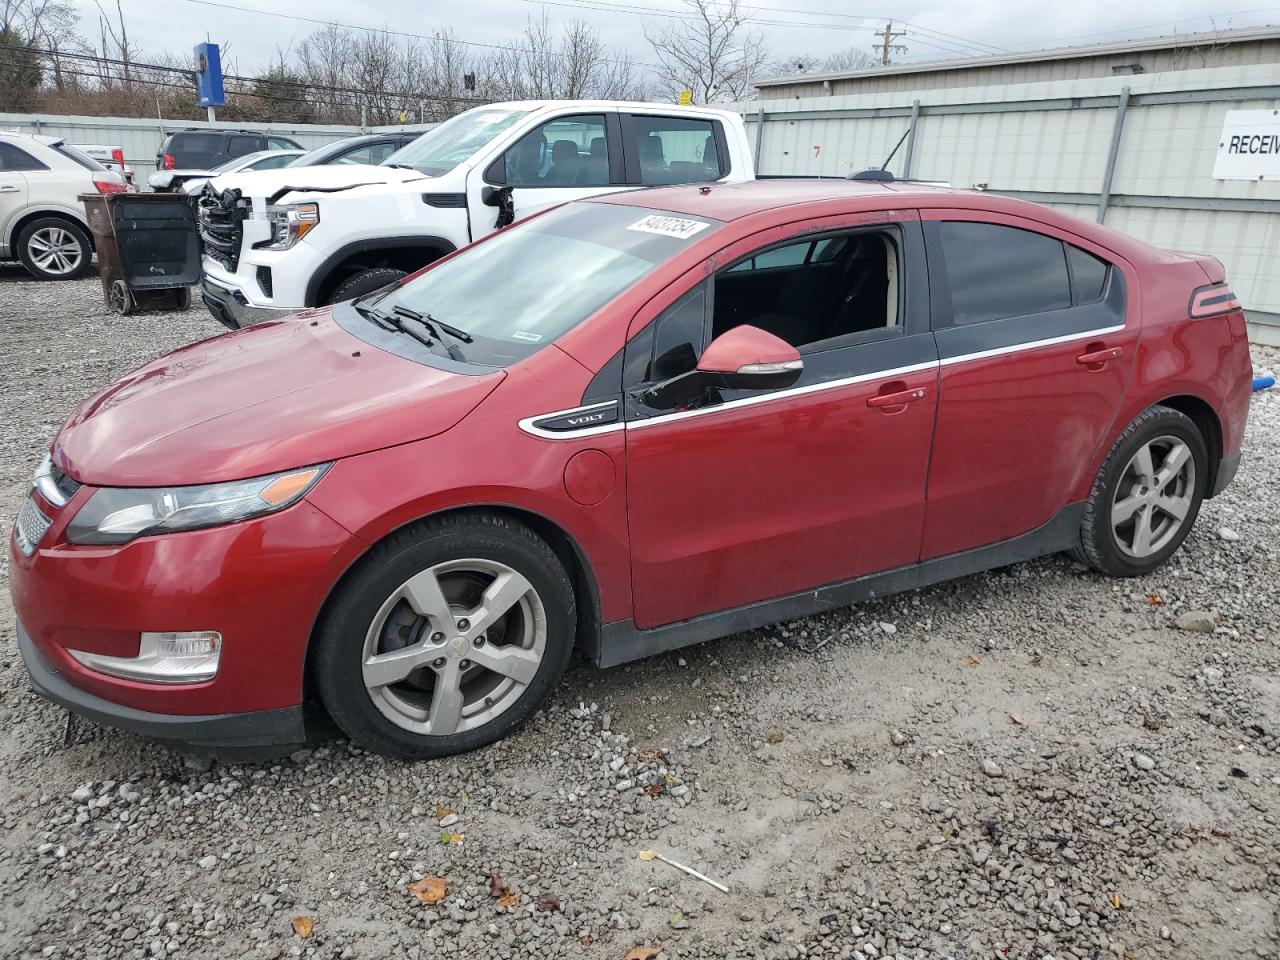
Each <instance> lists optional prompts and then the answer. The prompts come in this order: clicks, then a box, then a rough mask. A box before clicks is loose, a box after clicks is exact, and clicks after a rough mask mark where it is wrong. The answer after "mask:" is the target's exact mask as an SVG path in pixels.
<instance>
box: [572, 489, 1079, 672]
mask: <svg viewBox="0 0 1280 960" xmlns="http://www.w3.org/2000/svg"><path fill="white" fill-rule="evenodd" d="M1083 516H1084V504H1082V503H1073V504H1070V505H1068V506H1066V507H1063V508H1062V509H1061V510H1060V511H1058V513H1057V514H1056V515H1055V516H1054V517H1053V519H1051V520H1049V521H1048V522H1047V523H1045V524H1043V525H1042V526H1039V527H1037V528H1036V529H1034V530H1032V531H1030V532H1029V533H1024V534H1022V535H1021V536H1018V537H1014V538H1012V539H1011V540H1002V541H1001V542H1000V543H993V544H991V545H989V546H986V547H976V548H974V549H973V550H965V551H963V552H962V553H953V554H949V555H948V556H945V557H935V558H934V559H932V560H926V561H924V562H923V563H915V564H912V565H911V566H908V567H898V568H897V569H894V570H886V571H884V572H883V573H872V574H867V575H866V576H862V577H857V578H855V579H853V580H844V581H841V582H840V583H833V584H829V585H828V586H825V587H818V588H817V589H815V590H806V591H804V592H803V593H794V594H791V595H790V596H786V597H777V598H776V599H773V600H761V601H760V602H758V603H750V604H747V605H746V606H742V607H734V608H733V609H732V610H724V611H721V612H719V613H708V614H704V615H703V616H700V617H694V618H692V619H690V620H681V621H680V622H678V623H670V624H666V625H664V626H661V627H654V628H652V629H649V630H638V629H636V626H635V624H634V623H633V622H632V621H631V620H617V621H615V622H613V623H606V624H604V625H603V626H602V628H601V635H600V645H599V648H598V649H597V650H595V651H593V653H594V656H593V657H592V659H593V660H595V662H596V664H597V665H599V666H601V667H615V666H617V665H618V664H621V663H629V662H630V661H632V660H639V659H641V658H643V657H650V656H653V655H654V654H655V653H662V652H663V651H665V650H675V649H678V648H680V647H687V646H691V645H692V644H695V643H702V642H703V641H704V640H713V639H715V638H716V637H724V636H728V635H730V634H734V633H741V632H743V631H744V630H754V629H756V628H758V627H764V626H768V625H769V624H771V623H779V622H781V621H784V620H794V619H796V618H798V617H808V616H812V615H813V614H815V613H823V612H824V611H827V610H833V609H836V608H839V607H847V606H849V605H851V604H854V603H861V602H862V601H864V600H873V599H875V598H876V597H885V596H889V595H890V594H894V593H902V592H903V591H905V590H915V589H918V588H920V587H927V586H931V585H933V584H935V583H941V582H943V581H944V580H954V579H956V578H957V577H964V576H968V575H970V574H974V573H981V572H982V571H984V570H994V569H995V568H997V567H1004V566H1008V565H1009V564H1012V563H1021V562H1023V561H1024V560H1031V559H1034V558H1035V557H1041V556H1045V555H1046V554H1050V553H1057V552H1059V551H1061V550H1067V549H1069V548H1070V547H1073V546H1075V544H1076V543H1077V542H1078V539H1079V536H1080V520H1081V518H1082V517H1083Z"/></svg>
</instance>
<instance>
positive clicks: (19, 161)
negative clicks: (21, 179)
mask: <svg viewBox="0 0 1280 960" xmlns="http://www.w3.org/2000/svg"><path fill="white" fill-rule="evenodd" d="M48 169H49V168H48V167H47V166H45V165H44V164H43V163H41V162H40V161H39V160H37V159H36V158H35V157H33V156H31V154H29V153H27V152H26V151H25V150H20V149H19V148H17V147H15V146H14V145H13V144H11V143H4V142H3V141H0V170H6V171H16V170H48Z"/></svg>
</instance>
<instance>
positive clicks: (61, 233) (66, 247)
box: [17, 217, 93, 280]
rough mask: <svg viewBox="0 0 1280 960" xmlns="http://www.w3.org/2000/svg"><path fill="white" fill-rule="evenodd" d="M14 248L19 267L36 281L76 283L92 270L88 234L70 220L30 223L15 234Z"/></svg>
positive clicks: (42, 219) (41, 219)
mask: <svg viewBox="0 0 1280 960" xmlns="http://www.w3.org/2000/svg"><path fill="white" fill-rule="evenodd" d="M17 248H18V257H19V259H21V260H22V265H23V266H24V267H26V268H27V270H28V271H30V272H31V274H32V275H33V276H35V277H36V279H38V280H75V279H77V278H79V277H83V276H84V275H85V274H86V273H88V272H89V271H90V270H91V269H92V265H93V264H92V258H93V246H92V244H90V243H89V235H88V234H87V233H85V232H84V227H82V226H80V224H78V223H75V222H74V221H72V220H64V219H62V218H61V217H41V218H40V219H39V220H32V221H31V222H30V223H28V224H27V225H26V226H25V227H23V228H22V232H21V233H20V234H19V235H18V242H17Z"/></svg>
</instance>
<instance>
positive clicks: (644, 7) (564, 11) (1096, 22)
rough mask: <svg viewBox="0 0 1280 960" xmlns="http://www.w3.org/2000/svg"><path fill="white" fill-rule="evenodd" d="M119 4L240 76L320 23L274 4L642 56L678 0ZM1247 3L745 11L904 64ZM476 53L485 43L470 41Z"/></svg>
mask: <svg viewBox="0 0 1280 960" xmlns="http://www.w3.org/2000/svg"><path fill="white" fill-rule="evenodd" d="M121 2H122V6H123V9H124V15H125V23H126V25H127V27H128V29H129V35H130V40H131V42H132V43H133V44H134V45H135V47H137V48H139V50H140V54H139V59H141V57H142V56H143V55H154V54H156V53H158V52H160V51H163V50H169V51H173V52H175V53H185V52H189V51H190V50H191V48H192V46H193V45H194V44H196V43H197V42H199V41H201V40H204V39H205V35H206V33H207V34H208V35H209V39H212V40H214V41H216V42H220V43H222V44H224V45H230V53H231V56H232V59H233V61H234V65H235V67H236V68H237V69H238V70H239V71H240V72H242V73H246V74H251V73H254V72H256V71H257V70H258V69H259V68H261V67H262V66H264V65H265V64H266V63H267V62H268V61H270V60H271V59H273V57H274V54H275V50H276V48H277V47H280V48H289V47H290V46H291V45H292V46H294V47H296V46H297V44H298V43H299V42H300V41H302V40H303V39H304V38H305V37H306V35H307V34H308V33H309V32H310V31H311V30H314V29H316V28H317V27H318V26H319V24H316V23H310V22H306V21H305V20H298V19H288V18H286V17H285V16H281V15H283V14H287V15H292V16H296V17H303V18H310V19H312V20H334V21H339V22H342V23H344V24H349V25H352V26H365V27H373V28H381V27H387V28H389V29H390V30H392V31H403V32H410V33H417V34H430V33H432V32H433V31H435V30H439V29H441V28H443V27H452V28H453V30H454V32H455V34H456V35H457V36H458V37H459V38H460V39H463V40H470V41H474V42H476V43H490V44H501V43H504V42H508V41H510V40H511V39H512V38H513V37H514V36H515V35H516V34H517V33H519V32H520V30H522V29H523V27H524V25H525V23H526V21H527V19H528V18H529V17H530V16H533V17H537V16H539V15H540V14H541V12H542V11H544V10H545V11H546V14H547V17H548V18H549V20H550V21H551V23H552V25H553V26H554V25H556V24H559V23H562V22H564V21H566V20H571V19H574V18H578V19H581V20H584V21H586V22H588V23H590V24H592V25H593V26H595V27H597V28H598V29H599V31H600V33H601V35H602V36H603V37H604V39H605V41H606V42H608V43H609V44H611V45H613V46H617V47H621V48H624V49H627V50H629V51H630V52H631V53H632V54H633V55H634V56H635V57H636V59H637V60H639V61H642V62H643V61H646V60H649V59H650V51H649V48H648V44H647V43H646V42H645V40H644V36H643V33H642V30H643V27H644V25H645V24H646V23H660V22H662V19H661V14H663V13H667V12H671V13H675V12H679V11H680V3H679V0H554V2H552V0H546V2H537V0H464V2H457V0H453V2H443V0H416V2H415V0H378V2H366V0H225V5H222V6H218V5H208V4H205V3H200V2H194V0H121ZM219 2H222V0H219ZM1249 2H1250V0H1226V2H1225V3H1223V2H1221V0H1219V2H1217V3H1215V2H1212V0H1128V2H1127V3H1123V4H1120V3H1116V2H1115V0H1073V2H1071V3H1063V2H1061V0H976V2H975V0H932V2H930V0H925V2H918V0H908V2H905V3H903V2H889V0H866V2H865V4H864V2H863V0H750V6H749V11H750V15H751V16H752V18H753V19H754V20H755V21H756V23H754V24H753V26H754V28H755V29H758V30H760V31H761V32H762V33H764V34H765V36H766V38H767V40H768V43H769V49H770V53H771V54H772V56H773V57H774V58H775V59H776V60H781V59H783V58H786V59H788V60H791V59H801V58H803V59H806V60H808V59H821V58H822V57H824V56H826V55H827V54H830V53H833V52H835V51H837V50H840V49H843V48H846V47H849V46H856V47H858V48H859V49H862V50H867V51H868V52H870V48H871V45H872V43H873V42H874V39H873V33H874V32H875V31H876V30H879V29H881V28H883V26H884V24H885V22H886V21H887V20H889V19H892V20H893V21H894V29H895V30H902V29H905V30H906V31H908V33H907V35H906V36H904V37H899V38H898V39H897V40H896V41H895V42H897V43H903V44H905V45H906V46H907V48H908V49H907V51H906V52H905V53H898V54H895V61H898V62H902V61H911V60H933V59H938V58H942V57H953V56H961V55H965V56H972V55H977V54H979V53H982V52H985V53H996V52H1000V51H1001V50H1031V49H1037V48H1043V47H1054V46H1072V45H1076V44H1085V43H1101V42H1106V41H1112V40H1121V39H1126V38H1131V37H1141V36H1153V35H1169V34H1174V33H1195V32H1199V31H1205V30H1213V29H1223V28H1227V27H1244V26H1257V25H1260V24H1266V23H1277V22H1280V6H1276V7H1256V6H1254V7H1249V6H1248V4H1249ZM1252 2H1253V3H1257V2H1258V0H1252ZM76 3H77V4H78V5H79V6H80V8H81V10H82V13H83V18H82V21H81V25H82V28H83V29H84V32H86V33H88V34H90V35H96V32H97V29H96V24H97V18H98V10H97V7H96V6H95V5H94V2H93V0H76ZM1237 4H1239V5H1240V9H1236V6H1237ZM113 5H114V4H112V3H111V0H104V2H103V6H104V7H108V8H109V7H110V6H113ZM229 7H230V8H244V9H243V10H241V9H229ZM1224 7H1225V8H1226V9H1225V10H1224V9H1223V8H1224ZM160 11H163V13H162V14H160ZM476 52H477V53H484V52H485V51H484V50H483V48H479V47H477V48H476Z"/></svg>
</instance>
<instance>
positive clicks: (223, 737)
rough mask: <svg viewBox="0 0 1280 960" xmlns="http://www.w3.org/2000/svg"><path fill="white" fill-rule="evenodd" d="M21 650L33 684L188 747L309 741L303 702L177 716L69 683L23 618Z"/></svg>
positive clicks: (220, 751)
mask: <svg viewBox="0 0 1280 960" xmlns="http://www.w3.org/2000/svg"><path fill="white" fill-rule="evenodd" d="M18 652H19V653H21V655H22V662H23V664H24V665H25V666H26V668H27V678H28V680H29V681H30V683H31V689H33V690H34V691H35V692H36V693H38V694H40V696H42V697H44V698H45V699H46V700H51V701H53V702H54V703H56V704H58V705H60V706H63V707H66V708H67V709H68V710H70V711H71V712H72V713H75V714H79V715H80V716H82V717H88V718H89V719H90V720H94V721H97V722H98V723H105V724H107V725H108V726H112V727H118V728H119V729H121V730H128V731H130V732H131V733H137V734H141V735H142V736H144V737H152V738H154V739H156V740H164V741H166V742H168V743H170V744H172V745H174V746H178V747H180V748H181V749H183V750H184V751H186V752H190V753H198V754H205V755H210V756H215V755H216V756H219V757H236V758H239V759H245V760H249V759H266V758H269V757H273V756H279V755H281V754H283V753H287V752H289V751H290V750H291V749H294V748H295V747H299V746H302V745H303V744H304V743H306V740H307V736H306V733H307V731H306V724H305V717H304V711H303V708H302V706H301V705H299V706H294V707H280V708H278V709H275V710H258V711H255V712H253V713H223V714H204V715H193V716H175V715H170V714H163V713H149V712H147V711H145V710H137V709H135V708H133V707H126V706H124V705H122V704H119V703H112V702H111V701H110V700H104V699H103V698H102V697H95V696H94V695H93V694H91V693H87V692H86V691H84V690H81V689H80V688H78V687H76V686H73V685H72V684H71V683H69V682H68V681H67V680H66V679H65V678H64V677H63V676H62V675H61V674H59V673H58V670H57V669H56V668H55V667H54V666H53V665H52V664H50V663H49V662H48V661H47V660H45V658H44V657H42V656H41V655H40V651H39V650H37V649H36V645H35V644H34V643H33V642H32V640H31V637H30V636H28V635H27V631H26V630H25V629H24V628H23V626H22V624H21V623H19V624H18Z"/></svg>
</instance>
